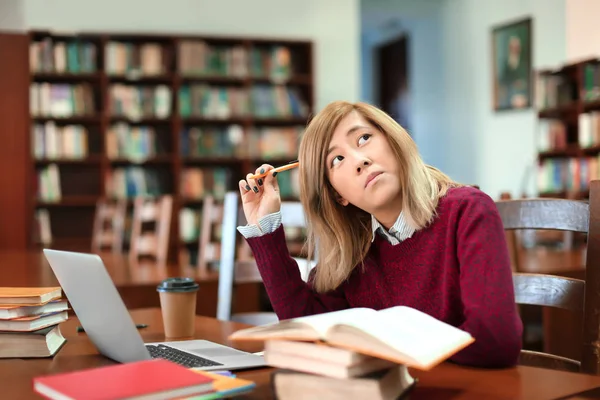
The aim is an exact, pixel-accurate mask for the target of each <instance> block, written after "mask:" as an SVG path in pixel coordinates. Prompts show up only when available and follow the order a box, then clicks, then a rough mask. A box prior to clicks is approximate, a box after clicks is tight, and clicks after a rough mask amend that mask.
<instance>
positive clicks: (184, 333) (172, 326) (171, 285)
mask: <svg viewBox="0 0 600 400" xmlns="http://www.w3.org/2000/svg"><path fill="white" fill-rule="evenodd" d="M198 288H199V285H198V284H197V283H196V282H194V280H193V279H192V278H168V279H165V280H164V281H162V282H161V283H160V284H159V285H158V286H157V287H156V290H157V291H158V293H159V295H160V309H161V312H162V317H163V325H164V330H165V337H167V338H181V339H183V338H191V337H193V336H194V321H195V319H196V295H197V292H198Z"/></svg>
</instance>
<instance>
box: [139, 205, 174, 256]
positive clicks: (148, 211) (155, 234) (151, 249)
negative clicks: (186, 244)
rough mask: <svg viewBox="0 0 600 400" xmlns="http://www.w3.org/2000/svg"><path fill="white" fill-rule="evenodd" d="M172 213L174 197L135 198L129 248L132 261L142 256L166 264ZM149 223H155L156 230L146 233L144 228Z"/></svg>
mask: <svg viewBox="0 0 600 400" xmlns="http://www.w3.org/2000/svg"><path fill="white" fill-rule="evenodd" d="M172 212H173V197H172V196H170V195H164V196H161V197H159V198H157V199H151V198H146V197H136V198H135V200H134V202H133V220H132V223H131V225H132V226H131V245H130V248H129V256H130V258H131V259H133V260H137V259H138V258H139V257H140V256H151V257H154V258H155V259H156V261H157V263H159V264H165V263H166V261H167V256H168V251H169V236H170V232H171V214H172ZM147 223H153V224H154V229H153V230H152V231H146V232H144V230H143V226H144V224H147Z"/></svg>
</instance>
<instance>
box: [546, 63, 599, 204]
mask: <svg viewBox="0 0 600 400" xmlns="http://www.w3.org/2000/svg"><path fill="white" fill-rule="evenodd" d="M536 75H537V76H536V91H535V96H536V104H537V108H538V110H539V111H538V117H539V132H538V174H537V185H538V191H539V195H540V196H541V197H558V198H571V199H586V198H588V184H589V181H590V180H594V179H599V177H600V173H599V170H598V169H599V163H598V162H599V160H600V118H599V116H600V59H587V60H583V61H580V62H577V63H572V64H567V65H564V66H562V67H561V68H558V69H555V70H541V71H538V73H537V74H536Z"/></svg>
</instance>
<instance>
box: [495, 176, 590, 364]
mask: <svg viewBox="0 0 600 400" xmlns="http://www.w3.org/2000/svg"><path fill="white" fill-rule="evenodd" d="M496 204H497V206H498V211H499V213H500V216H501V218H502V222H503V224H504V228H505V229H507V230H515V229H546V230H560V231H572V232H582V233H586V234H587V235H588V239H587V240H588V241H587V257H586V277H585V281H583V280H579V279H572V278H566V277H559V276H552V275H544V274H528V273H519V272H514V273H513V281H514V289H515V296H516V302H517V303H518V304H529V305H535V306H545V307H555V308H561V309H565V310H569V311H572V312H582V313H583V327H582V329H583V331H582V332H583V343H582V358H581V361H577V360H572V359H569V358H565V357H559V356H555V355H552V354H546V353H542V352H534V351H528V350H523V351H522V353H521V357H520V363H521V364H522V365H530V366H539V367H544V368H552V369H561V370H567V371H577V372H583V373H590V374H598V373H599V372H600V337H599V330H600V266H599V264H598V263H599V262H600V181H592V182H591V183H590V197H589V203H588V202H584V201H576V200H566V199H519V200H499V201H497V202H496Z"/></svg>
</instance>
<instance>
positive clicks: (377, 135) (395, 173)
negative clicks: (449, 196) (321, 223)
mask: <svg viewBox="0 0 600 400" xmlns="http://www.w3.org/2000/svg"><path fill="white" fill-rule="evenodd" d="M325 167H326V171H327V178H328V179H329V182H330V183H331V185H332V186H333V188H334V189H335V191H336V192H337V193H338V194H339V196H340V198H339V199H338V202H339V203H340V204H342V205H344V206H346V205H348V204H353V205H355V206H356V207H358V208H360V209H362V210H364V211H366V212H368V213H370V214H374V215H375V216H376V217H377V215H378V214H381V213H385V212H387V211H389V210H390V209H393V210H396V209H398V207H401V204H400V203H401V201H400V200H401V190H400V189H401V188H400V180H399V176H400V171H399V163H398V160H397V158H396V156H395V154H394V152H393V151H392V148H391V147H390V144H389V142H388V140H387V138H386V136H385V135H384V134H383V133H382V132H380V131H379V130H377V129H376V128H375V127H374V126H372V125H371V124H369V123H368V122H367V121H365V119H364V118H363V117H362V115H361V114H359V113H358V112H352V113H351V114H348V115H347V116H346V117H345V118H344V119H342V120H341V121H340V123H339V124H338V126H337V128H336V129H335V131H334V133H333V137H332V138H331V142H330V143H329V147H328V154H327V161H326V165H325ZM398 213H399V211H398ZM396 217H397V215H396ZM378 219H379V218H378ZM380 221H381V220H380Z"/></svg>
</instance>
